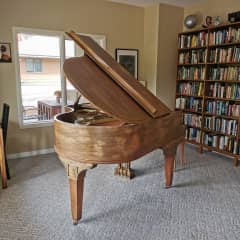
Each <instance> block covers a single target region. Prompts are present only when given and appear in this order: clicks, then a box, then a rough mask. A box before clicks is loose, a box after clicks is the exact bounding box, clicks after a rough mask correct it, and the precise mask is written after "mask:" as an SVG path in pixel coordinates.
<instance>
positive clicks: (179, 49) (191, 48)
mask: <svg viewBox="0 0 240 240" xmlns="http://www.w3.org/2000/svg"><path fill="white" fill-rule="evenodd" d="M204 48H207V46H202V47H201V46H200V47H190V48H178V51H187V50H196V49H204Z"/></svg>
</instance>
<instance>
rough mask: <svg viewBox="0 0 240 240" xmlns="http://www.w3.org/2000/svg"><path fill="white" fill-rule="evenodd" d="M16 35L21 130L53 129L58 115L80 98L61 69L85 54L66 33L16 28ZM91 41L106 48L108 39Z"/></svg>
mask: <svg viewBox="0 0 240 240" xmlns="http://www.w3.org/2000/svg"><path fill="white" fill-rule="evenodd" d="M13 33H14V48H15V51H14V52H15V53H16V55H15V61H16V63H17V64H16V65H15V66H16V76H17V93H18V96H17V97H18V117H19V123H20V126H21V127H38V126H46V125H51V124H52V121H53V117H54V115H55V114H57V113H60V112H61V111H62V110H63V106H64V105H66V104H72V103H73V101H74V100H75V99H76V95H77V90H76V89H74V88H73V86H72V85H71V84H70V83H69V82H68V81H67V79H65V76H64V74H63V72H62V71H61V66H62V65H63V62H64V60H65V58H69V57H74V56H81V55H82V54H83V50H82V49H81V48H80V47H78V46H77V45H76V44H75V43H74V42H73V41H72V40H70V39H68V38H67V37H66V36H65V35H64V33H63V32H58V31H45V30H36V29H26V28H14V30H13ZM91 37H93V39H94V40H96V41H97V42H98V43H99V44H100V45H101V46H102V47H104V48H105V37H104V36H99V35H98V36H93V35H91ZM39 73H41V74H39Z"/></svg>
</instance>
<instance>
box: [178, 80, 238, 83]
mask: <svg viewBox="0 0 240 240" xmlns="http://www.w3.org/2000/svg"><path fill="white" fill-rule="evenodd" d="M177 81H179V82H181V81H186V82H204V81H205V80H194V79H188V80H187V79H177ZM239 83H240V81H239Z"/></svg>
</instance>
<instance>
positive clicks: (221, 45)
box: [208, 42, 240, 48]
mask: <svg viewBox="0 0 240 240" xmlns="http://www.w3.org/2000/svg"><path fill="white" fill-rule="evenodd" d="M236 45H240V42H234V43H222V44H215V45H208V47H209V48H219V47H228V46H229V47H230V46H236Z"/></svg>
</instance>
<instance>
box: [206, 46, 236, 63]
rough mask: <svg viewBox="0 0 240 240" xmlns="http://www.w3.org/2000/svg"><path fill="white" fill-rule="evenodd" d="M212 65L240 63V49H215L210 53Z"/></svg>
mask: <svg viewBox="0 0 240 240" xmlns="http://www.w3.org/2000/svg"><path fill="white" fill-rule="evenodd" d="M208 61H209V62H210V63H229V62H239V61H240V48H239V47H236V46H235V47H228V48H215V49H211V50H210V52H209V60H208Z"/></svg>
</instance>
